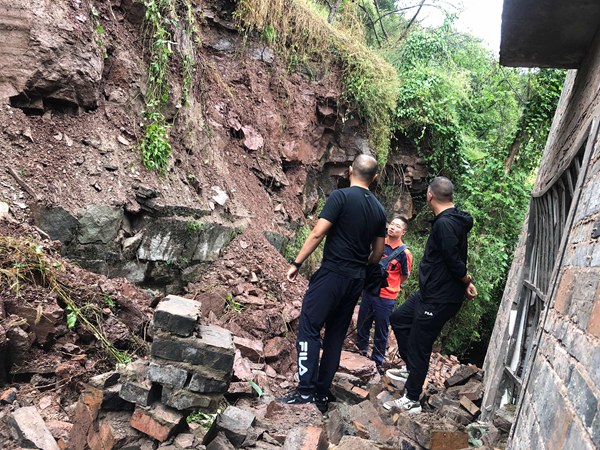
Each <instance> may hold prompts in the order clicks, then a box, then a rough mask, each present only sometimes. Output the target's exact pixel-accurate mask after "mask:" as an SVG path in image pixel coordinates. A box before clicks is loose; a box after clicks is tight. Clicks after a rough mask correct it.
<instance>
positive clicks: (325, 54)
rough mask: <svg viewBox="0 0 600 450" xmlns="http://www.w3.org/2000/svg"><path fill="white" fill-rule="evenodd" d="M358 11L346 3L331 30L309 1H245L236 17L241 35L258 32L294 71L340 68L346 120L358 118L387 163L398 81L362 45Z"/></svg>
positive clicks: (322, 12) (322, 13)
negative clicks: (313, 66)
mask: <svg viewBox="0 0 600 450" xmlns="http://www.w3.org/2000/svg"><path fill="white" fill-rule="evenodd" d="M355 9H356V6H355V5H354V4H353V3H352V2H344V5H343V8H342V10H341V12H340V14H339V18H340V20H339V21H337V22H336V23H334V24H330V23H328V22H327V12H326V11H325V10H324V8H323V7H322V6H320V5H319V4H318V3H315V2H313V1H310V0H291V1H290V0H275V1H273V0H241V1H240V2H238V6H237V10H236V13H235V16H236V18H237V21H238V25H239V27H240V28H241V29H242V30H243V31H245V32H246V33H249V32H251V31H253V30H257V31H258V32H259V33H260V35H261V36H262V38H263V40H265V42H267V43H269V44H271V45H274V46H275V47H276V49H277V50H278V51H280V52H281V53H282V54H283V55H284V56H285V57H286V58H287V60H288V67H289V68H290V70H295V69H297V68H299V67H300V66H303V67H305V68H306V67H307V66H310V65H311V64H312V63H315V64H316V63H319V64H337V65H339V66H340V67H341V69H342V85H343V95H342V98H341V100H342V102H343V103H345V104H346V105H347V106H348V110H347V112H346V114H345V117H344V119H343V120H346V119H350V118H359V119H360V120H361V121H362V122H363V123H364V124H365V126H366V127H367V130H368V132H369V137H370V140H371V143H372V145H373V148H374V149H375V152H376V154H377V157H378V159H379V161H381V162H385V161H386V159H387V151H388V149H389V142H390V137H391V118H392V112H393V110H394V107H395V102H396V97H397V87H398V78H397V77H396V74H395V71H394V69H393V68H392V67H391V66H390V65H389V64H388V63H386V62H385V60H384V59H383V58H381V57H380V56H378V55H376V54H375V53H373V52H372V51H371V50H369V48H368V47H367V46H366V45H365V44H364V42H361V39H360V37H361V36H364V34H365V31H364V28H363V27H362V25H361V24H360V22H359V21H358V20H357V13H356V10H355ZM356 36H358V37H359V39H357V38H356Z"/></svg>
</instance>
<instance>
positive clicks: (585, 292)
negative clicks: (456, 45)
mask: <svg viewBox="0 0 600 450" xmlns="http://www.w3.org/2000/svg"><path fill="white" fill-rule="evenodd" d="M598 86H600V33H599V34H598V36H596V39H595V43H594V44H593V46H592V50H591V51H590V54H589V56H588V58H587V60H586V62H585V63H584V64H583V65H582V68H581V69H580V70H579V71H578V72H571V73H570V74H569V77H568V79H567V81H566V83H565V89H564V91H563V94H562V97H561V102H560V105H559V109H558V110H557V113H556V116H555V118H554V122H553V125H552V130H551V133H550V136H549V139H548V143H547V145H546V149H545V152H544V156H543V161H542V164H541V168H540V173H539V176H538V181H537V183H536V188H535V189H536V191H542V190H543V189H544V188H545V187H546V186H547V185H548V184H549V183H550V182H551V181H552V179H553V178H554V176H555V175H556V174H560V173H561V172H562V170H563V169H564V168H565V167H566V166H567V165H568V163H569V161H570V160H571V159H572V156H573V155H574V154H575V153H576V152H577V150H578V149H579V148H580V147H579V145H580V143H581V142H583V140H584V139H585V136H586V135H587V133H588V132H589V129H590V126H591V124H592V120H593V118H594V117H596V118H597V119H600V91H599V89H598ZM582 170H586V173H585V178H584V179H583V184H582V190H581V196H580V197H579V201H578V202H577V203H574V205H572V208H575V210H574V214H573V222H572V226H571V227H570V228H566V229H565V234H566V236H567V238H566V241H565V242H566V246H565V249H564V255H563V257H562V260H561V259H560V258H561V251H560V249H559V256H558V258H559V261H561V263H560V267H559V269H558V271H556V279H555V281H553V286H551V288H550V289H549V293H550V294H551V296H550V298H549V300H548V302H547V303H548V304H549V305H550V309H549V310H548V311H547V314H545V312H546V311H544V312H543V313H542V319H541V324H540V326H539V327H538V333H539V334H538V337H539V348H538V350H537V352H536V353H535V355H534V358H533V360H532V361H530V365H529V367H527V368H526V374H525V378H524V379H525V380H526V384H525V385H524V389H523V391H522V393H521V397H520V399H519V403H518V405H517V417H516V420H515V424H514V426H513V430H512V437H511V439H510V442H509V448H511V449H531V448H535V449H578V450H579V449H582V450H583V449H594V448H600V407H599V406H600V405H599V403H600V238H593V237H592V235H593V232H594V231H593V230H594V228H595V227H597V228H600V143H599V142H598V140H596V142H594V143H593V148H592V153H591V156H590V160H589V163H588V164H587V165H586V167H585V168H584V169H582ZM575 200H577V197H575ZM568 226H569V222H568V221H567V227H568ZM526 237H527V226H526V225H525V227H524V228H523V232H522V235H521V239H520V242H519V244H518V248H517V250H516V254H515V259H514V260H513V266H512V269H511V273H510V275H509V279H508V283H507V288H506V290H505V293H504V297H503V300H502V305H501V307H500V310H499V312H498V318H497V321H496V326H495V328H494V333H493V335H492V340H491V344H490V348H489V350H488V355H487V356H486V361H485V364H484V369H485V371H486V373H485V383H486V395H485V398H484V400H483V414H484V417H487V418H489V417H490V416H491V415H492V413H493V411H494V409H495V408H497V406H498V404H497V403H498V401H499V397H498V395H497V393H498V388H499V382H500V379H501V375H502V370H503V368H504V364H505V359H506V352H507V345H506V344H507V342H508V326H509V319H508V317H509V314H510V311H511V309H512V307H513V305H514V304H515V302H517V301H518V295H519V292H520V289H519V287H520V283H521V282H522V272H523V269H522V268H523V263H524V248H525V242H526Z"/></svg>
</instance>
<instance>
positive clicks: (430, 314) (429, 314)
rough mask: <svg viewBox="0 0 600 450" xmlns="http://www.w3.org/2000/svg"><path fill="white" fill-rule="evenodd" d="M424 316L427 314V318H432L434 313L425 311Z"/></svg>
mask: <svg viewBox="0 0 600 450" xmlns="http://www.w3.org/2000/svg"><path fill="white" fill-rule="evenodd" d="M423 314H425V315H426V316H431V317H433V313H432V312H429V311H424V312H423Z"/></svg>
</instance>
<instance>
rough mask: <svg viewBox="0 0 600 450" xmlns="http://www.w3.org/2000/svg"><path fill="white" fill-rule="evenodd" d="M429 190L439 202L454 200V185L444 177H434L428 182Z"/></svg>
mask: <svg viewBox="0 0 600 450" xmlns="http://www.w3.org/2000/svg"><path fill="white" fill-rule="evenodd" d="M429 192H431V195H433V198H435V199H436V200H437V201H438V202H440V203H452V202H453V201H454V185H453V184H452V181H450V180H449V179H448V178H446V177H435V178H434V179H433V181H432V182H431V183H430V184H429Z"/></svg>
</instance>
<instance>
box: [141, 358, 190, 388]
mask: <svg viewBox="0 0 600 450" xmlns="http://www.w3.org/2000/svg"><path fill="white" fill-rule="evenodd" d="M148 379H149V380H150V381H153V382H155V383H160V384H162V385H164V386H169V387H172V388H182V387H183V386H185V383H186V381H187V379H188V372H187V370H184V369H181V368H179V367H175V366H173V365H170V364H158V363H157V362H156V361H152V362H151V363H150V366H149V367H148Z"/></svg>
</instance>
